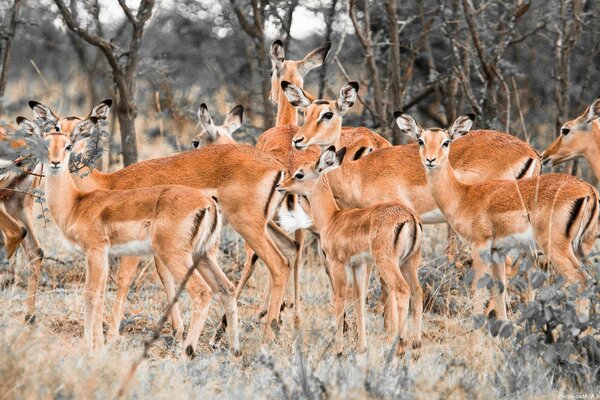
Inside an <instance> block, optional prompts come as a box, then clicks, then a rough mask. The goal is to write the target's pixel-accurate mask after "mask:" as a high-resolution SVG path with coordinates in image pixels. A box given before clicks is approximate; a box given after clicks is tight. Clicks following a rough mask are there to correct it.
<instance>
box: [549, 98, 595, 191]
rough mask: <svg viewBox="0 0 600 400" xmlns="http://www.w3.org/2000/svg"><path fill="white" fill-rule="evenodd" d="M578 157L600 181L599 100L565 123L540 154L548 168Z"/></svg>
mask: <svg viewBox="0 0 600 400" xmlns="http://www.w3.org/2000/svg"><path fill="white" fill-rule="evenodd" d="M578 157H585V159H586V160H587V161H588V162H589V163H590V166H591V167H592V171H594V175H596V178H599V179H600V98H598V99H596V100H595V101H594V102H593V103H592V104H591V105H590V106H589V107H588V108H587V109H586V110H585V111H584V113H583V114H581V115H580V116H578V117H577V118H575V119H572V120H570V121H567V122H565V123H564V124H563V126H562V127H561V128H560V134H559V135H558V137H557V138H556V139H555V140H554V141H553V142H552V143H551V144H550V146H548V147H547V148H546V150H544V152H543V153H542V160H543V162H544V165H549V166H554V165H557V164H560V163H563V162H565V161H569V160H573V159H575V158H578Z"/></svg>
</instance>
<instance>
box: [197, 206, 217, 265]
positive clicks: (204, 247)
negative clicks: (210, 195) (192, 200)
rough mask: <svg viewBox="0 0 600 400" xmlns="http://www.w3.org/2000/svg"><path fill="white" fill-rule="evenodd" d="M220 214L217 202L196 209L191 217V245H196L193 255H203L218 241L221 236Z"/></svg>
mask: <svg viewBox="0 0 600 400" xmlns="http://www.w3.org/2000/svg"><path fill="white" fill-rule="evenodd" d="M221 224H222V222H221V213H220V212H219V207H218V206H217V202H216V201H215V200H213V204H211V205H210V206H208V207H206V208H201V209H198V210H197V211H196V212H195V213H194V215H193V222H192V243H196V250H195V251H194V253H195V254H205V253H206V252H207V251H208V250H209V249H211V248H212V247H213V246H214V245H215V244H216V243H218V241H219V236H220V234H221Z"/></svg>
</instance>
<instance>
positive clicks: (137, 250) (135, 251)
mask: <svg viewBox="0 0 600 400" xmlns="http://www.w3.org/2000/svg"><path fill="white" fill-rule="evenodd" d="M108 252H109V254H110V255H111V256H114V257H121V256H148V255H153V254H154V249H153V248H152V243H150V240H149V239H146V240H132V241H131V242H127V243H120V244H116V245H112V246H110V248H109V249H108Z"/></svg>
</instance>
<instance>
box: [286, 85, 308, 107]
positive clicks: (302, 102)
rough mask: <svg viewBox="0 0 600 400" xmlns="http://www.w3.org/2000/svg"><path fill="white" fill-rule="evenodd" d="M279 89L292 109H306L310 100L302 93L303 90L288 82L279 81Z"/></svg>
mask: <svg viewBox="0 0 600 400" xmlns="http://www.w3.org/2000/svg"><path fill="white" fill-rule="evenodd" d="M281 89H282V90H283V93H284V94H285V97H286V98H287V99H288V101H289V102H290V104H291V105H293V106H294V107H308V106H309V105H310V103H311V101H310V99H309V98H308V96H307V95H306V93H304V90H302V89H300V88H299V87H298V86H296V85H294V84H293V83H291V82H288V81H281Z"/></svg>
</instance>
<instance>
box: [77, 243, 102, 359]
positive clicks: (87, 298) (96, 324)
mask: <svg viewBox="0 0 600 400" xmlns="http://www.w3.org/2000/svg"><path fill="white" fill-rule="evenodd" d="M86 256H87V263H88V268H87V270H86V277H85V288H84V293H83V300H84V310H85V326H84V335H85V341H86V344H87V346H88V348H89V349H90V350H98V349H102V348H103V347H104V334H103V332H102V320H103V309H104V302H103V301H102V300H103V294H102V291H103V290H104V289H105V287H106V279H107V277H108V255H107V252H106V250H105V248H93V249H89V250H87V252H86Z"/></svg>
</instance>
